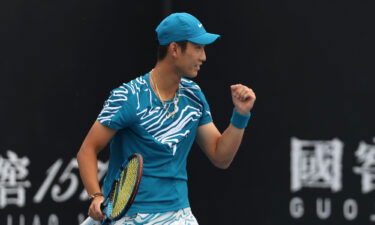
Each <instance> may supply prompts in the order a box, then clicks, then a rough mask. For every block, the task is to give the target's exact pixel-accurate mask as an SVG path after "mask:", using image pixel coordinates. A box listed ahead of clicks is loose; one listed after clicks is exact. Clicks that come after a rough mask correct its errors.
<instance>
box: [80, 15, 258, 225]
mask: <svg viewBox="0 0 375 225" xmlns="http://www.w3.org/2000/svg"><path fill="white" fill-rule="evenodd" d="M156 32H157V37H158V41H159V44H160V46H159V52H158V61H157V63H156V65H155V68H154V69H152V70H151V71H150V72H149V73H147V74H145V75H143V76H140V77H138V78H136V79H134V80H132V81H130V82H129V83H126V84H123V85H121V86H120V87H119V88H117V89H114V90H113V91H112V92H111V95H110V97H109V99H108V100H107V101H106V102H105V104H104V107H103V110H102V111H101V113H100V114H99V116H98V119H97V121H96V122H95V123H94V125H93V126H92V128H91V129H90V131H89V133H88V134H87V136H86V138H85V140H84V142H83V144H82V147H81V149H80V150H79V152H78V154H77V159H78V163H79V169H80V174H81V177H82V181H83V183H84V186H85V188H86V190H87V192H88V194H89V195H90V196H91V198H92V202H91V205H90V208H89V213H88V214H89V216H90V217H92V218H94V219H97V220H100V219H103V218H104V217H105V215H104V214H103V213H102V212H101V211H100V203H101V202H102V201H103V200H104V197H103V195H104V196H105V195H106V194H108V191H109V189H110V185H111V184H112V182H113V179H114V176H115V174H116V172H117V170H118V168H119V167H120V166H121V164H122V163H123V162H124V161H125V160H126V159H127V158H128V157H129V156H130V155H132V154H133V153H140V154H141V155H143V160H144V170H143V177H142V180H141V184H140V187H139V190H138V194H137V196H136V198H135V201H134V203H133V205H132V207H131V208H130V210H129V211H128V213H127V216H125V217H124V218H123V219H121V220H120V221H118V222H116V223H115V224H118V225H119V224H148V225H151V224H174V225H180V224H181V225H182V224H192V225H194V224H198V223H197V221H196V219H195V218H194V216H193V214H192V213H191V211H190V208H189V201H188V191H187V174H186V158H187V156H188V153H189V151H190V148H191V146H192V144H193V141H194V139H195V138H196V139H197V142H198V144H199V146H200V147H201V148H202V150H203V151H204V152H205V154H206V155H207V156H208V158H209V159H210V161H211V162H212V163H213V164H214V165H215V166H217V167H219V168H223V169H225V168H227V167H228V166H229V165H230V163H231V162H232V160H233V158H234V156H235V154H236V152H237V150H238V148H239V146H240V143H241V140H242V136H243V133H244V128H245V127H246V125H247V122H248V120H249V118H250V110H251V109H252V107H253V104H254V102H255V94H254V92H253V91H252V90H251V89H250V88H248V87H246V86H244V85H241V84H236V85H232V86H230V89H231V94H232V101H233V104H234V110H233V115H232V118H231V120H230V125H229V126H228V128H227V129H226V130H225V131H224V132H223V133H222V134H221V133H220V132H219V131H218V129H217V128H216V127H215V125H214V123H213V122H212V118H211V114H210V109H209V106H208V104H207V102H206V99H205V97H204V95H203V93H202V91H201V89H200V88H199V86H198V85H197V84H195V83H194V82H193V81H191V80H190V79H187V78H194V77H196V76H197V74H198V71H199V69H200V66H201V65H202V64H203V62H204V61H205V60H206V54H205V49H204V47H205V45H207V44H211V43H212V42H214V41H215V40H216V39H217V38H218V37H219V35H216V34H210V33H207V32H206V30H205V29H204V27H203V25H202V23H200V22H199V21H198V19H197V18H195V17H194V16H192V15H190V14H187V13H174V14H171V15H170V16H168V17H167V18H165V19H164V20H163V21H162V22H161V23H160V24H159V26H158V27H157V28H156ZM109 141H110V142H111V145H110V148H111V152H110V159H109V166H108V172H107V175H106V178H105V180H104V184H103V194H102V193H101V189H100V187H99V182H98V178H97V154H98V153H99V152H100V151H101V150H102V149H103V148H104V147H105V146H106V145H107V143H108V142H109Z"/></svg>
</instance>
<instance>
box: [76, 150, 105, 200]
mask: <svg viewBox="0 0 375 225" xmlns="http://www.w3.org/2000/svg"><path fill="white" fill-rule="evenodd" d="M77 161H78V165H79V173H80V175H81V179H82V182H83V185H84V186H85V189H86V191H87V193H88V194H89V195H91V194H93V193H97V192H100V185H99V181H98V160H97V154H96V153H95V151H90V150H85V149H81V150H80V151H79V152H78V154H77Z"/></svg>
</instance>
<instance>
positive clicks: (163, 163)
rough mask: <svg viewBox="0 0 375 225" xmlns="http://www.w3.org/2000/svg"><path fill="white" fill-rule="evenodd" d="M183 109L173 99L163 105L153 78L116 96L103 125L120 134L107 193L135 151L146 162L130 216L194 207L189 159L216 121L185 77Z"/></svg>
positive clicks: (122, 88) (145, 78)
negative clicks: (200, 133) (205, 128)
mask: <svg viewBox="0 0 375 225" xmlns="http://www.w3.org/2000/svg"><path fill="white" fill-rule="evenodd" d="M176 95H178V96H177V98H178V104H177V107H178V111H177V112H176V113H175V114H174V116H173V117H170V116H169V115H170V113H171V112H173V111H175V108H174V107H176V106H175V104H174V102H173V99H171V100H169V101H167V102H166V104H164V106H163V104H162V103H161V101H160V100H159V99H158V97H157V96H156V94H155V93H154V91H153V89H152V88H151V86H150V82H149V74H148V73H147V74H145V75H143V76H140V77H138V78H136V79H134V80H132V81H130V82H129V83H124V84H123V85H121V86H120V87H118V88H116V89H114V90H113V91H112V92H111V95H110V97H109V98H108V100H107V101H106V102H105V104H104V107H103V109H102V111H101V113H100V114H99V116H98V121H99V122H100V123H102V124H103V125H105V126H108V127H110V128H112V129H116V130H118V132H117V133H116V135H115V136H114V137H113V138H112V140H111V145H110V148H111V154H110V161H109V166H108V172H107V176H106V179H105V181H104V192H105V193H107V192H108V190H109V189H110V186H111V183H112V181H113V179H114V176H115V174H116V172H117V170H118V168H119V167H120V166H121V164H122V163H123V162H124V161H125V160H126V159H127V158H128V157H129V156H130V155H131V154H133V153H140V154H142V156H143V160H144V171H143V177H142V180H141V185H140V188H139V191H138V194H137V196H136V199H135V202H134V203H133V205H132V207H131V209H130V210H129V212H128V215H131V214H134V213H155V212H165V211H171V210H178V209H182V208H186V207H189V201H188V197H187V195H188V194H187V184H186V181H187V174H186V158H187V155H188V153H189V151H190V148H191V146H192V144H193V142H194V139H195V136H196V131H197V128H198V126H201V125H204V124H207V123H209V122H212V118H211V114H210V109H209V106H208V104H207V101H206V99H205V97H204V95H203V93H202V91H201V89H200V88H199V86H198V85H197V84H196V83H194V82H193V81H191V80H189V79H185V78H183V79H181V82H180V85H179V90H178V91H177V93H176Z"/></svg>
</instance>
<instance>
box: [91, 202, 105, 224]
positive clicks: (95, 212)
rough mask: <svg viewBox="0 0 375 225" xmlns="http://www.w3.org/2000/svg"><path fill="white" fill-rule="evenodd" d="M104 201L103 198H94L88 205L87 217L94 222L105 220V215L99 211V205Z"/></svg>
mask: <svg viewBox="0 0 375 225" xmlns="http://www.w3.org/2000/svg"><path fill="white" fill-rule="evenodd" d="M103 201H104V197H103V196H97V197H95V198H94V199H93V200H92V202H91V205H90V208H89V213H88V214H89V216H90V217H91V218H93V219H94V220H99V221H100V220H103V219H105V217H106V215H105V214H104V213H103V212H102V211H101V210H100V204H101V203H102V202H103Z"/></svg>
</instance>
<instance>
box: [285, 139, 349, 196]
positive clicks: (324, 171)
mask: <svg viewBox="0 0 375 225" xmlns="http://www.w3.org/2000/svg"><path fill="white" fill-rule="evenodd" d="M343 146H344V145H343V143H342V142H341V141H340V140H339V139H336V138H335V139H332V140H329V141H320V140H314V141H311V140H300V139H297V138H292V139H291V190H292V191H293V192H296V191H298V190H300V189H301V188H303V187H308V188H330V189H331V191H332V192H338V191H340V190H341V189H342V153H343Z"/></svg>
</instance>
